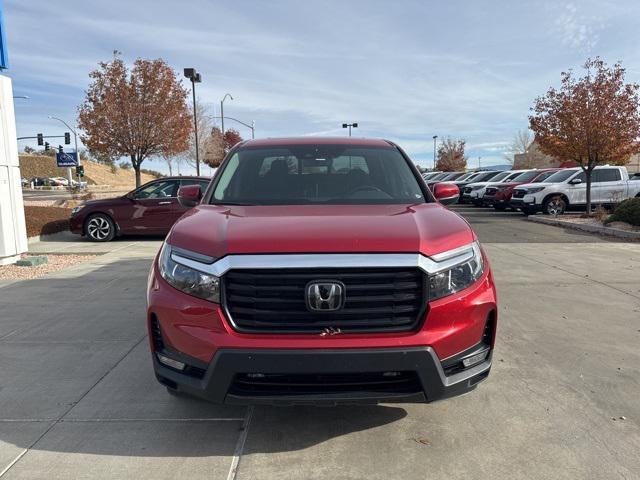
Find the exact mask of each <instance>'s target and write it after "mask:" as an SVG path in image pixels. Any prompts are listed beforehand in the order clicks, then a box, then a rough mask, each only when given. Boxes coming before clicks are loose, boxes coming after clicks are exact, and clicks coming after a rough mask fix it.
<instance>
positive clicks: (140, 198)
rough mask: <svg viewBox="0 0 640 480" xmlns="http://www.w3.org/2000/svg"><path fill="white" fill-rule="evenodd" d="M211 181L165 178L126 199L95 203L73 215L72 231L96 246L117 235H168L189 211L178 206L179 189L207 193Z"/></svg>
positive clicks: (142, 188)
mask: <svg viewBox="0 0 640 480" xmlns="http://www.w3.org/2000/svg"><path fill="white" fill-rule="evenodd" d="M209 181H210V179H209V178H207V177H163V178H160V179H158V180H153V181H151V182H149V183H146V184H144V185H142V186H141V187H139V188H137V189H135V190H133V191H131V192H129V193H127V194H126V195H124V196H122V197H117V198H109V199H104V200H92V201H89V202H86V203H85V204H84V205H82V206H80V207H76V208H74V209H73V210H72V211H71V219H70V221H69V222H70V224H71V231H72V232H73V233H77V234H80V235H83V236H86V237H87V238H89V239H90V240H93V241H94V242H108V241H110V240H113V239H114V238H115V236H116V235H125V234H126V235H129V234H145V235H159V234H166V233H167V232H168V231H169V229H170V228H171V226H172V225H173V224H174V223H175V221H176V220H178V218H180V217H181V216H182V214H183V213H184V212H186V211H187V210H188V208H186V207H183V206H182V205H180V204H179V203H178V198H177V197H178V189H179V188H180V187H183V186H186V185H198V186H199V187H200V190H201V192H202V193H204V191H205V189H206V188H207V185H209Z"/></svg>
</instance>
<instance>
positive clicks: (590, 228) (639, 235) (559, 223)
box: [527, 215, 640, 240]
mask: <svg viewBox="0 0 640 480" xmlns="http://www.w3.org/2000/svg"><path fill="white" fill-rule="evenodd" d="M527 218H528V219H529V220H530V221H532V222H535V223H543V224H545V225H553V226H556V227H565V228H572V229H574V230H581V231H583V232H589V233H600V234H602V235H608V236H611V237H617V238H625V239H629V240H639V239H640V232H630V231H628V230H621V229H619V228H613V227H599V226H597V225H588V224H584V223H572V222H568V221H566V220H556V219H555V218H545V217H536V216H533V215H530V216H529V217H527Z"/></svg>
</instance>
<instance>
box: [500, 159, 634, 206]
mask: <svg viewBox="0 0 640 480" xmlns="http://www.w3.org/2000/svg"><path fill="white" fill-rule="evenodd" d="M586 181H587V180H586V175H585V173H584V171H583V170H582V168H579V167H577V168H566V169H563V170H560V171H558V172H556V173H554V174H553V175H551V176H549V177H548V178H547V179H546V180H545V181H544V182H542V183H527V184H524V185H519V186H518V187H516V188H515V189H514V190H513V195H512V197H511V200H510V202H509V203H510V205H511V206H512V207H514V208H519V209H520V210H521V211H522V213H524V214H525V215H531V214H534V213H536V212H539V211H542V212H543V213H547V214H549V215H560V214H562V213H564V212H565V211H566V210H567V209H571V208H584V207H585V205H586V203H587V200H586V198H587V183H586ZM638 196H640V179H637V180H636V179H632V180H629V173H628V172H627V169H626V167H612V166H609V165H605V166H601V167H596V168H595V169H594V170H593V172H592V174H591V203H592V205H598V204H599V205H615V204H617V203H620V202H621V201H623V200H626V199H627V198H632V197H638Z"/></svg>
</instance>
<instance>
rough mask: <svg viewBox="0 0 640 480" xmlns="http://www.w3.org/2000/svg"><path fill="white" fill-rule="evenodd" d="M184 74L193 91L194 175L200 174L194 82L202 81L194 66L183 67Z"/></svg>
mask: <svg viewBox="0 0 640 480" xmlns="http://www.w3.org/2000/svg"><path fill="white" fill-rule="evenodd" d="M184 76H185V77H186V78H188V79H189V80H191V92H192V93H193V132H194V134H195V139H196V175H198V176H199V175H200V155H199V151H198V114H197V113H196V83H200V82H201V81H202V77H201V76H200V74H199V73H198V72H196V69H195V68H185V69H184Z"/></svg>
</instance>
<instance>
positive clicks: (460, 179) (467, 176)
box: [456, 172, 475, 182]
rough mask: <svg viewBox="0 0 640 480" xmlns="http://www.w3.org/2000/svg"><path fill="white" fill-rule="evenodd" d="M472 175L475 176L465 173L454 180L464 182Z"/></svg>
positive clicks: (471, 173) (473, 173)
mask: <svg viewBox="0 0 640 480" xmlns="http://www.w3.org/2000/svg"><path fill="white" fill-rule="evenodd" d="M473 175H475V172H467V173H464V174H462V175H461V176H460V177H458V178H457V179H456V180H457V181H459V182H461V181H462V180H466V179H467V178H471V177H472V176H473Z"/></svg>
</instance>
